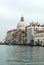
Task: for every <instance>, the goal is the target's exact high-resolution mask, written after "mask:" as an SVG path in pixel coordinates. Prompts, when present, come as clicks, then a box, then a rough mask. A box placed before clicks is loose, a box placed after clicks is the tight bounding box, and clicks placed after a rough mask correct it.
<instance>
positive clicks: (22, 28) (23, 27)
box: [17, 16, 26, 30]
mask: <svg viewBox="0 0 44 65" xmlns="http://www.w3.org/2000/svg"><path fill="white" fill-rule="evenodd" d="M25 27H26V25H25V23H24V17H23V16H22V17H21V19H20V22H19V23H18V25H17V29H19V30H25Z"/></svg>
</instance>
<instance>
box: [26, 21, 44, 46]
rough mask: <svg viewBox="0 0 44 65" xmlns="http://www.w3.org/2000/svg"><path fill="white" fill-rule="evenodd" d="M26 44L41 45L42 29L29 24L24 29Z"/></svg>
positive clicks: (43, 34)
mask: <svg viewBox="0 0 44 65" xmlns="http://www.w3.org/2000/svg"><path fill="white" fill-rule="evenodd" d="M26 30H27V44H31V45H41V44H42V43H43V42H44V27H43V26H41V25H40V24H38V22H37V23H31V24H30V25H29V26H27V27H26Z"/></svg>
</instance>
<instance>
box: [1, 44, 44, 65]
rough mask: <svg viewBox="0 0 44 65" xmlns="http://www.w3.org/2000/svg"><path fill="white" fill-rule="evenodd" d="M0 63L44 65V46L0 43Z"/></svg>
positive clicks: (3, 64)
mask: <svg viewBox="0 0 44 65" xmlns="http://www.w3.org/2000/svg"><path fill="white" fill-rule="evenodd" d="M0 65H44V47H30V46H17V45H15V46H11V45H10V46H6V45H0Z"/></svg>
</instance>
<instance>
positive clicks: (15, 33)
mask: <svg viewBox="0 0 44 65" xmlns="http://www.w3.org/2000/svg"><path fill="white" fill-rule="evenodd" d="M25 27H26V25H25V22H24V17H23V16H22V17H21V19H20V22H19V23H18V24H17V28H16V29H13V30H10V31H8V32H7V40H6V42H7V43H9V44H13V43H14V44H25Z"/></svg>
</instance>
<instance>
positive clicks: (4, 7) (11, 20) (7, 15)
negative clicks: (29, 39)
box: [0, 0, 44, 41]
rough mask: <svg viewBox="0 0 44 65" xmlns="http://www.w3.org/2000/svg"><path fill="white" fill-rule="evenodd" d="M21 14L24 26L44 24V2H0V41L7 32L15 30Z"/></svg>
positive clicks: (15, 0) (6, 0) (34, 0)
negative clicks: (33, 23)
mask: <svg viewBox="0 0 44 65" xmlns="http://www.w3.org/2000/svg"><path fill="white" fill-rule="evenodd" d="M22 14H23V16H24V19H25V23H26V24H29V23H30V22H32V21H34V22H36V21H38V22H39V23H42V24H44V0H0V41H1V40H2V39H4V37H5V36H6V32H7V31H8V30H11V29H14V28H16V25H17V23H18V22H19V21H20V17H21V15H22Z"/></svg>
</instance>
